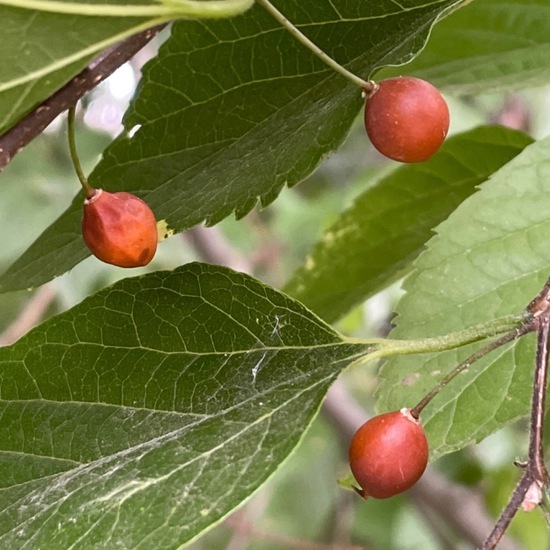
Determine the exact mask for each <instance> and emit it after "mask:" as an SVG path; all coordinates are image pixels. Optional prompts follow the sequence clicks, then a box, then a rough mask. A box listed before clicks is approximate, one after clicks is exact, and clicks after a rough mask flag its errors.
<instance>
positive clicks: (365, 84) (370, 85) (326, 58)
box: [256, 0, 376, 94]
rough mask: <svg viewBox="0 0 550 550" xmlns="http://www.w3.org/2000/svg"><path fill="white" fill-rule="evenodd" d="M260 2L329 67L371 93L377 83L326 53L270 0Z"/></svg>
mask: <svg viewBox="0 0 550 550" xmlns="http://www.w3.org/2000/svg"><path fill="white" fill-rule="evenodd" d="M256 2H257V3H258V4H260V5H261V6H263V7H264V8H265V9H266V11H268V12H269V13H270V14H271V15H272V16H273V18H274V19H276V20H277V21H278V22H279V23H280V24H281V25H282V26H283V27H285V29H286V30H287V31H288V32H289V33H290V34H291V35H292V36H294V38H296V40H298V41H299V42H301V43H302V44H303V45H304V46H305V47H306V48H308V49H309V50H310V51H311V52H312V53H313V54H315V55H316V56H317V57H318V58H319V59H320V60H321V61H323V63H326V64H327V65H328V66H329V67H331V68H332V69H334V70H335V71H336V72H337V73H340V74H341V75H342V76H343V77H344V78H347V79H348V80H349V81H350V82H353V83H354V84H355V85H357V86H359V87H361V88H362V89H363V90H365V93H366V94H371V93H372V92H373V91H374V90H375V88H376V84H375V83H374V82H373V81H372V80H363V79H362V78H360V77H359V76H357V75H356V74H353V73H352V72H351V71H348V70H347V69H346V68H345V67H343V66H342V65H340V63H338V62H337V61H335V60H334V59H333V58H332V57H330V55H328V54H327V53H325V52H324V51H323V50H322V49H321V48H319V46H317V44H315V43H314V42H312V41H311V40H310V39H309V38H308V37H307V36H306V35H305V34H303V33H302V31H300V30H298V29H297V28H296V27H295V26H294V24H293V23H292V22H291V21H289V20H288V19H287V18H286V17H285V16H284V15H283V14H282V13H281V12H280V11H279V10H278V9H277V8H276V7H275V6H274V5H273V4H272V3H271V2H269V0H256Z"/></svg>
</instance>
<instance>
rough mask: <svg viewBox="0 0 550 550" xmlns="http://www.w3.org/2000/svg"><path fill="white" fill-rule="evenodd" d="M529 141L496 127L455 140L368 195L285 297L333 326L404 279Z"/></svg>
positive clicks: (344, 216)
mask: <svg viewBox="0 0 550 550" xmlns="http://www.w3.org/2000/svg"><path fill="white" fill-rule="evenodd" d="M532 141H533V140H532V139H531V138H529V137H528V136H526V135H525V134H523V133H521V132H516V131H513V130H509V129H506V128H502V127H499V126H490V127H480V128H477V129H475V130H472V131H470V132H466V133H464V134H461V135H458V136H455V137H452V138H450V139H448V140H447V142H446V143H445V144H444V145H443V147H442V149H441V151H440V152H439V153H438V154H437V155H435V156H434V157H432V158H431V159H430V160H428V161H427V162H424V163H420V164H413V165H409V166H403V167H402V168H399V169H398V170H396V171H395V172H393V173H392V174H390V175H389V176H386V177H385V178H383V179H382V180H381V181H380V182H379V183H378V184H377V185H376V186H374V187H371V188H369V189H368V190H367V191H366V192H364V193H363V194H362V195H361V196H360V197H359V198H358V199H357V200H356V202H355V204H354V205H353V206H352V207H351V208H350V209H349V210H347V211H346V212H344V213H343V214H342V215H341V216H340V218H339V219H338V220H336V222H335V223H334V224H333V225H332V226H331V227H330V228H329V229H328V230H327V231H326V233H325V234H324V235H323V237H322V238H321V240H320V241H319V242H318V243H317V244H316V245H315V247H314V248H313V250H312V251H311V253H310V255H309V256H308V257H307V259H306V261H305V263H304V265H303V266H302V267H300V269H298V271H297V272H296V273H295V274H294V275H293V276H292V278H291V279H290V281H289V282H288V283H287V285H286V287H285V291H286V292H287V293H288V294H290V295H291V296H294V297H295V298H297V299H298V300H300V301H301V302H302V303H304V304H306V305H307V306H308V307H309V308H311V309H312V310H313V311H315V312H316V313H317V314H318V315H320V316H321V317H323V319H325V320H327V321H329V322H332V321H335V320H336V319H338V318H339V317H341V316H342V315H344V314H345V313H346V312H347V311H349V309H351V308H352V307H353V306H355V305H357V304H358V303H360V302H361V301H363V300H365V299H366V298H368V297H369V296H370V295H372V294H373V293H375V292H376V291H378V290H380V288H382V287H384V286H387V285H388V284H389V283H391V282H392V281H394V280H395V279H397V278H398V277H400V276H402V275H403V274H404V273H405V271H406V270H407V269H408V268H409V266H410V263H411V261H412V260H413V259H414V258H415V257H416V256H417V255H418V254H419V253H420V251H421V250H422V247H423V246H424V244H425V243H426V242H427V241H428V240H429V238H430V237H431V236H432V234H433V233H432V229H433V227H435V226H436V225H438V224H439V223H440V222H442V221H443V220H444V219H445V218H447V216H448V215H449V214H450V213H451V212H452V211H453V210H454V209H455V208H456V207H457V206H458V205H459V204H460V203H461V202H462V201H463V200H464V199H465V198H466V197H468V196H469V195H470V194H471V193H473V192H474V191H475V189H476V186H477V185H479V184H480V183H482V182H483V181H485V180H486V179H487V178H488V177H489V176H490V175H491V174H492V173H493V172H495V171H496V170H498V169H499V168H500V167H501V166H502V165H504V164H506V163H507V162H509V161H510V160H511V159H512V158H513V157H515V156H516V155H517V154H518V153H520V152H521V151H522V150H523V148H524V147H526V146H527V145H529V144H530V143H532Z"/></svg>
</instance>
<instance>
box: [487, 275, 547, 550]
mask: <svg viewBox="0 0 550 550" xmlns="http://www.w3.org/2000/svg"><path fill="white" fill-rule="evenodd" d="M549 296H550V294H549V286H548V283H547V284H546V285H545V287H544V289H543V292H542V293H541V294H540V295H539V296H538V297H537V298H536V299H535V300H534V301H533V302H531V304H530V307H532V308H534V309H535V308H540V309H538V310H535V311H534V316H535V319H534V325H535V328H536V330H537V356H536V366H535V376H534V381H533V399H532V404H531V421H530V431H529V453H528V458H527V462H526V463H525V464H522V468H523V469H524V472H523V475H522V476H521V479H520V480H519V482H518V484H517V485H516V487H515V489H514V491H513V493H512V496H511V497H510V500H509V501H508V504H507V505H506V507H505V508H504V511H503V512H502V514H501V515H500V517H499V519H498V521H497V523H496V525H495V526H494V528H493V530H492V531H491V533H490V534H489V536H488V537H487V539H486V541H485V542H484V544H483V546H482V550H493V549H494V548H496V545H497V544H498V543H499V541H500V539H501V538H502V535H503V534H504V532H505V531H506V529H507V528H508V526H509V525H510V522H511V521H512V519H513V518H514V516H515V515H516V512H517V511H518V510H519V508H520V506H522V507H523V508H524V510H526V511H531V510H533V509H534V508H535V507H536V506H537V505H538V504H540V502H541V500H542V488H543V487H544V485H546V484H547V483H548V481H549V475H548V470H547V469H546V465H545V464H544V447H543V432H544V413H545V401H546V388H547V381H548V335H549V333H550V309H549V307H548V306H549V300H548V297H549Z"/></svg>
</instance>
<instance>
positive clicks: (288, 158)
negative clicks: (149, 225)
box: [0, 0, 456, 292]
mask: <svg viewBox="0 0 550 550" xmlns="http://www.w3.org/2000/svg"><path fill="white" fill-rule="evenodd" d="M455 2H456V0H431V1H428V2H417V1H416V0H415V1H409V2H407V3H406V4H407V5H406V6H403V7H399V6H397V5H396V4H395V3H394V2H391V1H385V2H382V3H376V4H373V3H371V2H360V3H352V4H350V3H349V2H346V1H344V0H337V1H335V2H331V3H327V4H324V5H323V6H322V7H320V5H319V2H317V1H315V0H307V1H305V0H301V1H300V2H297V1H295V2H290V1H287V2H285V5H284V9H283V11H284V12H285V14H286V15H287V16H288V17H289V18H290V19H291V20H292V21H294V22H296V23H297V24H298V25H299V26H300V27H301V28H302V30H303V31H304V32H306V33H307V34H308V36H309V37H310V38H311V39H312V40H314V41H315V42H316V43H318V44H319V46H320V47H322V48H323V49H324V50H325V51H326V52H327V53H329V54H331V55H332V56H334V58H335V59H337V60H338V61H340V62H341V63H343V64H345V65H346V66H347V68H349V69H350V70H352V71H353V72H355V73H357V74H360V75H363V76H365V77H367V76H368V75H369V74H370V72H372V70H373V69H374V68H375V67H377V66H380V65H385V64H387V63H402V62H404V61H406V60H409V59H410V57H411V56H412V55H413V54H414V53H415V52H417V51H418V50H419V49H420V48H421V47H422V45H423V44H424V41H425V39H426V35H427V33H428V31H429V28H430V26H431V24H432V23H433V21H434V20H435V18H436V17H437V16H438V15H439V14H440V13H441V12H442V11H443V10H445V9H446V8H448V7H449V6H450V5H452V4H454V3H455ZM357 37H361V39H360V40H358V39H357ZM282 52H283V53H282ZM362 103H363V101H362V99H361V97H360V93H359V91H358V90H357V88H356V87H355V86H354V85H352V84H350V83H349V82H348V81H347V80H346V79H345V78H343V77H342V76H340V75H339V74H336V73H335V72H334V71H333V70H331V69H329V68H327V67H326V66H325V65H324V64H323V62H321V61H319V60H318V59H317V58H316V57H315V56H314V55H313V54H312V53H311V52H310V51H309V50H307V49H306V48H305V47H304V46H302V45H301V44H299V43H298V42H296V40H295V39H294V38H293V37H292V36H291V35H290V34H289V33H288V31H286V30H285V29H284V28H282V27H280V25H279V24H278V23H277V22H276V21H275V20H273V19H272V18H271V16H270V15H269V14H268V13H267V12H265V11H264V10H263V9H262V8H261V7H260V6H255V7H254V8H252V9H251V10H249V11H248V12H247V13H246V14H244V15H243V16H240V17H236V18H234V19H231V20H226V21H209V22H204V21H181V22H179V23H177V24H175V25H174V26H173V33H172V37H171V38H170V39H169V40H168V41H167V42H166V43H165V44H164V45H163V47H162V48H161V51H160V53H159V55H158V58H157V59H156V60H154V61H153V62H152V63H150V64H149V65H148V66H147V68H146V69H145V71H144V76H143V82H142V84H141V86H140V91H139V94H138V97H137V99H136V100H135V102H134V103H133V104H132V106H131V108H130V110H129V112H128V113H127V115H126V117H125V120H124V124H125V127H126V132H124V133H123V134H122V135H121V136H120V137H119V138H118V139H117V140H116V141H115V142H114V143H113V145H112V146H111V147H109V148H108V149H107V150H106V151H105V154H104V157H103V160H102V161H101V162H100V164H99V165H98V167H97V169H96V170H95V171H94V172H93V173H92V175H91V178H90V181H91V183H92V184H93V185H95V186H96V187H105V188H107V189H110V190H126V191H130V192H135V193H136V194H138V195H140V196H141V197H142V198H145V199H146V200H147V202H148V203H149V204H150V205H151V207H152V208H153V210H154V212H155V214H156V216H157V218H158V219H161V220H166V222H167V224H168V226H169V228H170V229H171V230H172V231H176V232H178V231H182V230H184V229H187V228H190V227H192V226H194V225H197V224H200V223H201V222H203V221H206V223H207V224H209V225H212V224H215V223H217V222H219V221H220V220H222V219H223V218H225V217H226V216H228V215H230V214H231V213H232V212H235V213H236V214H237V216H238V217H241V216H244V215H245V214H246V213H248V212H249V211H250V210H251V209H252V208H253V207H254V206H255V205H256V203H257V202H258V200H260V201H261V203H262V204H263V205H267V204H269V203H270V202H271V201H273V200H274V199H275V198H276V197H277V195H278V193H279V192H280V190H281V189H282V187H283V186H284V185H285V184H286V185H289V186H291V185H294V184H296V183H298V182H299V181H300V180H302V179H303V178H304V177H305V176H307V175H308V174H309V173H311V171H312V170H313V169H314V168H315V167H316V166H317V165H318V163H319V162H320V161H321V160H322V159H323V157H324V156H325V155H327V154H328V153H329V152H331V151H333V150H335V149H336V148H337V147H338V146H339V145H340V144H341V143H342V141H343V140H344V138H345V136H346V135H347V133H348V130H349V127H350V125H351V123H352V121H353V120H354V118H355V117H356V115H357V113H358V111H359V109H360V108H361V106H362ZM365 139H366V138H365ZM80 208H81V200H80V199H75V201H74V203H73V205H72V207H71V208H70V209H69V210H67V212H65V214H63V215H62V216H61V217H60V218H59V220H58V221H57V222H55V223H54V224H53V225H52V226H50V227H49V228H48V229H47V230H46V231H45V232H44V233H43V235H42V236H41V237H40V238H39V239H38V240H37V241H36V242H35V244H34V245H33V246H32V247H31V248H30V249H29V250H28V251H27V253H26V254H25V255H24V256H23V257H22V258H21V259H20V260H19V261H18V262H17V263H16V264H15V265H13V267H12V268H11V269H10V270H9V271H8V273H6V274H5V276H4V277H3V278H1V279H0V285H1V288H2V290H3V291H4V292H5V291H7V290H14V289H18V288H26V287H31V286H36V285H40V284H42V283H44V282H46V281H48V280H50V279H51V278H52V277H54V276H57V275H60V274H62V273H64V272H65V271H67V270H68V269H70V268H71V267H73V266H74V265H75V264H76V263H78V262H79V261H81V260H82V259H83V258H84V257H86V256H87V255H88V252H87V251H86V250H85V248H84V245H83V242H82V239H81V238H80V231H79V223H80Z"/></svg>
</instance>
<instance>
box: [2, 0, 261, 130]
mask: <svg viewBox="0 0 550 550" xmlns="http://www.w3.org/2000/svg"><path fill="white" fill-rule="evenodd" d="M251 3H252V0H221V1H219V0H218V1H215V2H188V1H187V0H178V1H177V2H165V3H163V2H158V1H154V0H137V1H135V2H127V1H124V0H108V1H107V2H106V1H104V0H88V1H86V2H67V1H50V0H0V33H1V35H2V48H3V51H2V57H1V58H0V134H1V133H3V132H4V131H5V130H7V129H8V128H10V127H11V126H13V124H14V123H16V122H17V121H18V120H19V119H20V118H21V117H22V116H24V115H25V114H26V113H28V112H29V111H30V110H31V109H32V108H33V107H35V106H36V105H38V104H39V103H41V102H42V101H44V100H45V99H46V98H48V97H49V96H50V95H51V94H52V93H53V92H55V91H56V90H58V89H59V88H60V87H61V86H62V85H63V84H65V83H66V82H67V81H68V80H70V78H71V77H73V76H74V75H75V74H77V73H78V72H80V71H81V70H82V69H83V68H84V67H85V66H86V64H87V63H88V61H89V60H90V59H91V58H92V57H93V55H94V54H96V53H97V52H100V51H101V50H104V49H105V48H107V47H108V46H109V45H111V44H113V43H115V42H118V41H120V40H122V39H123V38H125V37H127V36H130V35H132V34H135V33H137V32H139V31H142V30H145V29H147V28H149V27H153V26H155V25H158V24H159V23H163V22H166V21H168V20H170V19H174V18H177V17H208V16H216V17H219V16H230V15H235V14H236V13H239V12H242V11H244V10H245V9H247V8H248V7H250V5H251Z"/></svg>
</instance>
